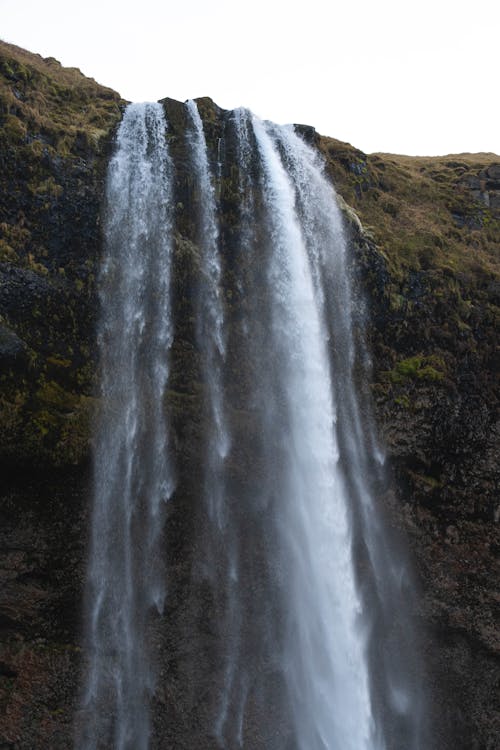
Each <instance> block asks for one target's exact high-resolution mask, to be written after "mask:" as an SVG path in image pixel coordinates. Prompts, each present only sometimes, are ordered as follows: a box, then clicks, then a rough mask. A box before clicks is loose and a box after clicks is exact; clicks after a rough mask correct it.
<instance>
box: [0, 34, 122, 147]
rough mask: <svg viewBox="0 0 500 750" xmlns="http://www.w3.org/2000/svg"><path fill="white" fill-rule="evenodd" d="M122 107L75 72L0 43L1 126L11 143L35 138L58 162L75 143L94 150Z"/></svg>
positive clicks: (117, 98) (114, 96)
mask: <svg viewBox="0 0 500 750" xmlns="http://www.w3.org/2000/svg"><path fill="white" fill-rule="evenodd" d="M122 103H123V101H122V100H121V98H120V96H119V94H117V93H116V92H115V91H113V90H112V89H109V88H106V87H104V86H100V85H99V84H98V83H96V81H94V79H92V78H87V77H86V76H84V75H83V74H82V73H81V72H80V71H79V70H78V69H77V68H63V67H62V66H61V64H60V63H59V62H58V61H57V60H55V59H54V58H52V57H48V58H43V57H41V56H40V55H36V54H32V53H31V52H27V51H26V50H23V49H21V48H20V47H16V46H14V45H12V44H7V43H6V42H3V41H0V125H1V130H3V133H4V136H5V137H7V138H8V139H9V141H11V142H12V141H14V142H15V141H18V142H23V141H25V140H26V138H33V137H35V138H37V139H40V140H41V142H43V144H44V146H45V147H47V146H48V147H49V148H51V149H54V150H55V151H57V153H58V154H59V155H62V156H66V155H68V154H69V153H70V152H71V150H72V148H73V146H74V144H75V142H76V141H77V140H78V139H80V140H81V139H82V138H86V139H87V140H88V141H89V142H90V143H91V144H92V145H93V146H94V147H95V146H97V145H98V143H99V140H100V139H101V138H102V137H103V136H105V135H107V134H108V133H109V131H110V130H111V129H112V128H113V126H114V125H115V124H116V123H117V122H118V120H119V118H120V104H122Z"/></svg>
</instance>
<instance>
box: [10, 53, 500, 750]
mask: <svg viewBox="0 0 500 750" xmlns="http://www.w3.org/2000/svg"><path fill="white" fill-rule="evenodd" d="M0 74H1V75H0V121H1V129H0V182H1V188H2V199H1V202H0V362H1V365H2V367H1V375H0V420H1V424H2V434H3V440H2V443H1V445H0V463H1V466H2V476H3V481H2V486H1V488H0V517H1V524H0V528H1V531H0V576H1V580H2V590H1V593H0V627H1V629H2V644H1V646H0V711H1V715H0V745H1V743H2V742H3V743H4V746H5V747H10V748H19V749H21V748H23V749H24V748H26V749H27V748H45V747H51V748H54V749H56V748H67V747H69V746H71V742H72V740H71V737H72V732H73V729H72V725H73V720H74V714H75V707H76V703H77V695H76V694H77V686H78V674H79V669H80V653H79V644H80V642H81V638H80V632H79V629H80V622H81V612H80V610H81V599H82V591H83V569H84V558H85V548H86V540H87V533H88V506H89V471H88V466H89V453H90V439H91V433H90V424H91V415H92V410H93V409H94V408H95V406H96V399H95V398H94V386H95V372H96V362H95V350H94V333H95V329H94V326H95V313H96V296H95V278H96V274H97V267H98V260H99V255H100V245H101V236H100V228H99V212H100V206H101V203H102V199H103V184H104V174H105V168H106V163H107V157H108V155H109V151H110V147H111V142H112V135H113V130H114V128H115V126H116V124H117V122H118V121H119V119H120V116H121V109H120V107H121V105H122V104H123V103H122V102H121V101H120V99H119V97H118V95H117V94H115V93H114V92H112V91H110V90H109V89H104V88H103V87H100V86H98V85H97V84H95V82H93V81H90V80H89V79H86V78H84V77H83V76H82V75H81V74H80V73H79V71H76V70H65V69H63V68H61V67H60V66H59V64H58V63H57V62H56V61H54V60H52V59H48V60H43V59H42V58H40V57H38V56H36V55H31V54H29V53H27V52H24V51H23V50H19V49H17V48H15V47H12V46H10V45H6V44H1V45H0ZM164 104H165V107H166V110H167V115H168V119H169V122H170V123H171V131H170V134H169V138H170V145H171V149H172V152H173V154H174V159H175V161H176V163H182V162H183V160H185V155H183V132H184V127H185V123H184V118H185V113H184V110H183V108H182V106H181V105H179V104H178V103H176V102H172V101H171V100H165V102H164ZM199 108H200V112H201V115H202V117H203V119H204V125H205V129H206V133H207V139H208V141H209V143H211V145H212V147H213V148H214V149H215V148H216V146H217V141H218V138H219V137H221V136H222V134H223V128H222V120H221V117H222V113H221V111H220V110H218V108H217V107H215V106H214V105H213V103H212V102H210V100H202V101H201V102H199ZM302 132H303V135H304V136H305V137H306V138H308V139H309V140H310V141H312V142H314V143H315V144H316V145H317V146H318V148H320V149H321V150H322V152H323V154H324V156H325V159H326V163H327V168H328V170H329V171H330V173H331V174H332V177H333V179H334V181H335V184H336V186H337V190H338V192H339V193H340V194H341V195H342V196H343V198H344V200H345V201H346V204H348V205H349V206H352V208H354V209H355V211H356V212H357V214H358V215H359V217H360V219H361V222H362V225H363V227H364V228H362V227H361V225H359V223H358V221H357V219H356V216H355V215H354V214H353V212H352V210H351V209H349V208H347V206H346V207H345V213H346V219H347V221H348V223H349V226H350V232H351V239H352V248H353V257H354V260H355V263H354V267H355V268H356V269H357V272H359V276H360V280H361V285H362V287H363V290H364V293H365V296H366V299H367V312H366V323H367V329H368V338H369V343H370V346H371V351H372V357H373V383H372V392H373V399H374V404H375V410H376V416H377V419H378V422H379V426H380V430H381V433H382V435H383V436H384V439H385V441H386V445H387V451H388V456H389V459H390V465H391V468H392V472H393V474H394V482H393V491H392V492H390V493H388V494H387V497H386V498H385V502H386V504H387V508H388V513H389V516H390V518H391V522H392V523H393V525H395V526H398V527H400V528H402V529H403V530H404V532H405V533H406V535H407V536H408V538H409V540H410V544H411V548H412V551H413V554H414V559H415V563H416V569H417V575H418V578H419V580H420V586H421V599H420V600H419V602H418V603H417V610H418V612H417V614H418V617H419V618H420V619H421V622H422V630H423V632H424V633H425V644H426V647H425V652H426V658H427V663H428V667H427V671H428V679H429V685H430V691H431V693H432V701H431V704H432V705H433V706H434V708H433V714H434V715H433V723H434V728H435V736H436V748H437V747H439V748H450V750H451V748H455V749H457V748H463V749H464V750H465V748H467V749H469V748H476V750H486V749H487V748H491V749H492V748H493V747H494V746H495V738H497V737H498V733H499V731H500V729H499V727H498V724H497V723H495V722H497V721H498V714H496V713H495V711H496V706H497V705H498V702H497V699H496V698H495V694H494V689H495V686H496V683H497V680H498V645H499V644H498V632H497V631H496V630H495V627H494V607H495V605H496V603H497V601H496V598H495V597H496V596H497V594H496V589H495V582H496V580H497V578H496V576H497V573H496V571H495V568H494V564H495V554H496V553H497V552H498V548H499V539H498V526H497V525H496V521H497V520H498V512H499V510H498V506H497V504H498V497H497V496H495V490H496V488H497V487H498V484H499V483H498V475H495V471H498V468H497V467H498V463H499V462H498V445H499V440H498V438H499V426H498V383H497V382H496V380H495V377H496V374H497V373H498V359H497V358H498V349H497V341H496V339H495V326H496V325H497V324H498V305H499V299H500V274H499V242H500V205H499V195H500V182H499V179H500V157H496V156H495V155H475V156H472V155H459V156H453V157H443V158H439V159H437V158H436V159H430V158H429V159H417V158H415V159H412V158H409V157H396V156H392V155H390V156H389V155H382V154H380V155H372V156H366V155H364V154H362V153H361V152H359V151H357V150H356V149H354V148H352V147H351V146H349V145H348V144H343V143H339V142H338V141H334V140H332V139H328V138H321V137H318V136H317V135H316V134H315V133H314V131H313V130H312V129H309V128H302ZM233 187H234V186H232V183H231V181H230V180H228V181H227V182H225V183H224V184H223V186H222V190H221V195H220V196H219V198H220V201H221V205H222V206H223V210H224V215H225V227H224V228H223V231H222V235H223V237H226V238H227V247H226V252H230V250H231V247H230V238H231V222H232V221H233V220H234V211H233V209H234V201H235V195H234V194H233ZM191 201H192V197H191V195H190V182H189V175H188V174H186V173H182V172H180V173H179V174H178V176H177V185H176V205H177V212H178V216H177V225H178V227H179V233H178V235H177V237H176V254H175V274H176V285H175V295H176V301H175V304H176V310H177V315H178V321H177V336H176V341H175V344H174V352H175V356H174V360H175V361H177V362H178V363H179V365H178V368H177V370H176V369H174V372H173V375H172V399H173V404H174V407H173V422H174V432H175V444H176V448H177V451H178V453H179V455H181V456H182V457H183V465H184V466H185V467H186V471H185V475H184V476H181V477H180V478H179V486H180V488H181V491H179V492H178V493H177V495H176V497H175V498H174V503H173V507H172V511H171V517H170V519H169V525H168V528H167V532H166V533H167V536H168V544H169V549H171V550H172V553H171V554H172V571H175V576H176V578H175V580H174V581H173V584H172V589H171V595H170V605H169V606H170V612H169V616H170V617H171V621H173V620H174V619H175V621H176V622H177V625H176V626H175V627H174V628H173V632H172V635H171V645H172V648H175V647H176V643H175V640H176V638H181V636H182V631H183V628H184V627H187V624H188V621H189V618H190V617H191V616H193V612H191V611H190V609H189V607H188V606H187V605H184V604H183V600H182V586H183V583H182V581H183V578H185V577H187V576H188V575H189V573H188V571H189V565H190V555H191V554H192V551H191V550H190V543H189V534H190V518H191V515H190V511H192V510H193V509H194V508H195V503H196V472H194V473H192V472H191V471H190V469H189V467H191V468H193V467H194V468H195V467H196V446H197V442H198V439H199V435H198V432H199V415H200V407H199V404H198V403H197V399H196V392H197V388H196V381H197V378H198V377H199V374H198V373H199V367H198V363H197V355H196V351H195V350H194V348H193V345H192V342H193V332H192V331H191V330H190V322H189V309H190V288H191V287H192V285H193V284H194V283H195V276H196V272H197V270H196V268H197V267H196V258H197V250H196V247H195V245H194V243H193V227H192V218H191V217H190V203H191ZM199 597H200V601H202V599H203V592H202V591H201V590H200V592H199ZM207 647H208V650H210V649H209V635H208V634H207ZM165 664H166V665H167V666H168V667H169V674H170V675H172V679H171V681H170V683H169V689H168V690H167V689H166V688H165V690H163V692H162V691H160V694H159V698H158V699H159V701H160V702H161V703H162V705H163V706H164V707H165V709H168V711H169V716H174V719H173V720H171V721H169V722H168V726H166V725H162V723H161V722H160V724H159V726H158V732H163V733H164V736H169V737H170V739H171V741H172V742H174V744H175V743H177V744H175V746H177V747H182V746H184V745H183V744H182V742H181V735H179V737H177V738H176V737H175V736H171V735H169V734H168V733H169V732H172V726H175V724H176V722H177V723H178V725H179V726H182V733H183V734H182V738H183V739H182V741H185V742H188V741H189V737H190V732H191V734H192V736H193V738H195V730H194V728H193V729H189V726H190V720H189V716H186V715H185V714H183V713H182V711H181V709H180V708H179V707H178V706H176V700H175V696H176V690H181V687H182V686H178V685H176V678H175V674H176V673H175V668H176V665H175V664H174V663H172V662H170V663H169V661H168V654H167V655H166V656H165ZM200 669H201V667H200ZM208 688H209V684H208V683H207V689H208ZM169 691H170V692H169ZM194 708H195V707H193V710H194ZM176 710H178V714H176ZM190 746H191V747H197V746H198V745H197V744H196V739H194V740H193V741H192V742H191V745H190ZM202 746H203V745H200V747H202Z"/></svg>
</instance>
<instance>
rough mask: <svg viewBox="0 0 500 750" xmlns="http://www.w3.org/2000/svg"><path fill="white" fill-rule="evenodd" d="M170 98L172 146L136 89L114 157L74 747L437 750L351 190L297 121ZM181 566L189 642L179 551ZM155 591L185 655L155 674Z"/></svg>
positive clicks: (162, 622)
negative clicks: (366, 324)
mask: <svg viewBox="0 0 500 750" xmlns="http://www.w3.org/2000/svg"><path fill="white" fill-rule="evenodd" d="M166 106H167V105H166ZM167 108H168V107H167ZM174 119H175V124H174V120H171V122H172V125H169V126H168V128H169V129H170V128H171V127H172V128H173V130H174V132H173V135H172V138H171V144H172V146H171V151H172V154H173V156H172V157H171V156H169V151H168V149H167V145H166V140H165V133H166V130H167V126H166V123H165V119H164V115H163V110H162V108H161V107H160V105H129V107H128V108H127V110H126V112H125V116H124V120H123V122H122V124H121V127H120V129H119V132H118V138H117V147H116V152H115V155H114V156H113V158H112V160H111V163H110V168H109V175H108V187H107V201H106V203H107V209H106V217H107V218H106V224H105V235H106V252H105V257H104V261H103V269H102V272H101V279H100V294H101V322H100V334H99V340H100V353H101V371H102V372H101V378H102V400H103V410H102V414H101V416H100V418H99V420H98V424H97V434H96V448H95V497H94V514H93V519H92V544H91V550H90V561H89V574H88V577H89V583H88V597H87V612H88V618H87V648H88V654H89V668H88V676H87V680H86V684H85V690H84V695H83V703H82V716H83V718H82V722H81V723H82V726H83V729H82V730H81V732H80V734H81V738H80V740H79V744H78V748H79V750H80V749H81V750H94V749H95V750H97V748H100V747H102V748H108V747H109V748H113V749H114V750H115V749H116V750H132V748H133V749H134V750H149V748H150V747H154V748H161V747H164V746H166V745H165V742H167V745H168V746H170V745H172V746H178V747H188V746H189V747H193V748H196V750H197V749H198V748H204V749H205V748H206V749H207V750H215V748H223V749H225V750H236V748H244V749H245V750H401V748H405V750H423V748H424V747H426V743H425V741H424V740H423V739H422V737H423V733H422V725H423V719H422V710H421V705H420V697H419V695H420V690H419V681H418V678H417V673H418V669H417V667H416V662H415V657H414V656H413V655H412V650H413V638H414V631H413V628H412V625H411V620H410V617H409V615H408V611H409V608H408V606H407V604H406V602H405V599H407V598H408V597H410V596H411V595H412V588H411V583H410V582H409V578H408V573H407V566H406V564H405V562H404V555H402V554H401V553H400V550H399V549H398V547H397V545H395V544H394V542H393V540H392V538H391V537H390V535H389V534H388V532H387V529H386V527H385V523H384V520H383V518H382V513H381V510H380V508H379V507H378V505H379V503H378V497H377V496H378V493H379V492H381V490H382V485H383V476H384V470H383V463H384V459H383V454H382V451H381V450H380V448H379V447H378V445H377V441H376V438H375V436H374V428H373V420H372V418H371V415H370V405H369V397H368V395H367V388H366V384H363V379H364V378H366V373H367V369H368V367H369V358H368V356H367V353H366V350H365V347H364V343H363V336H362V334H361V333H360V331H361V329H362V325H363V315H364V311H363V306H362V303H361V301H360V299H359V295H357V293H356V291H355V287H354V286H353V283H352V278H351V276H352V262H351V259H350V257H349V254H348V252H347V242H346V238H345V235H344V228H343V221H342V217H341V213H340V210H339V208H338V206H337V201H336V196H335V192H334V189H333V187H332V185H331V183H330V181H329V180H328V179H327V177H326V176H325V174H324V168H323V164H322V162H321V159H320V157H319V155H318V153H317V152H316V150H315V149H314V148H313V147H311V146H309V145H307V144H306V143H305V142H304V140H302V139H301V138H300V137H299V135H298V134H297V133H296V132H295V130H294V129H293V127H279V126H277V125H273V124H272V123H267V122H262V121H261V120H259V119H258V118H257V117H255V116H253V115H252V114H251V113H250V112H248V111H247V110H244V109H238V110H235V111H234V112H229V113H225V114H221V115H220V117H219V123H218V124H217V123H216V122H215V121H214V120H211V121H210V120H209V121H208V122H207V120H206V119H205V120H203V119H202V117H201V116H200V111H199V109H198V106H197V104H196V102H194V101H191V100H190V101H188V102H186V104H185V105H183V107H182V112H181V113H180V112H179V110H176V115H175V118H174ZM221 122H222V125H221ZM179 123H180V124H179ZM176 128H177V130H176ZM181 143H182V144H183V145H179V144H181ZM174 174H175V175H177V177H176V179H177V182H175V181H174V179H173V177H172V175H174ZM175 191H177V193H176V192H175ZM179 196H181V198H182V200H179ZM186 206H187V208H186ZM174 210H175V212H176V217H175V218H174ZM176 233H177V236H176ZM182 233H184V237H183V239H182V242H184V243H185V246H188V247H189V248H190V250H189V252H190V255H189V258H190V260H189V263H190V264H191V265H190V269H189V270H190V274H186V273H185V276H186V277H189V282H185V281H181V282H179V284H180V288H179V289H177V287H175V288H176V294H178V295H179V296H180V299H181V300H182V310H183V315H184V316H187V319H188V322H189V321H190V320H191V319H192V325H191V323H189V325H184V326H183V327H182V330H183V334H182V335H183V336H184V339H183V340H182V342H181V343H179V346H178V347H176V342H175V341H174V330H173V329H174V325H173V320H174V317H175V315H176V314H177V311H176V308H175V300H176V297H175V295H174V294H173V292H172V291H171V287H172V288H174V286H175V285H176V279H175V278H173V276H174V269H175V268H176V266H175V262H174V261H175V260H176V255H175V253H174V250H173V247H174V236H175V238H176V242H177V240H178V236H179V234H182ZM180 246H181V247H182V243H181V244H180ZM183 257H187V256H183ZM179 262H180V261H179ZM183 262H185V261H183ZM171 269H172V270H171ZM171 277H172V278H171ZM193 279H194V281H193ZM183 283H184V284H186V286H184V287H182V284H183ZM190 326H191V328H190ZM189 331H191V333H189ZM190 337H191V338H190ZM178 351H179V352H186V351H188V352H194V355H193V358H192V359H189V362H190V363H192V362H194V361H195V362H196V365H192V369H190V376H191V375H192V373H193V372H195V373H197V375H196V377H197V378H198V380H199V382H198V381H195V382H194V385H193V384H192V385H191V386H190V387H191V391H189V395H188V397H189V399H190V400H189V404H190V407H189V408H190V410H191V411H190V412H189V414H190V417H189V418H190V419H193V420H194V421H195V422H196V425H197V430H198V431H197V430H193V431H192V432H190V433H189V435H190V436H192V437H193V441H194V442H192V443H190V447H189V451H186V452H184V453H183V450H182V445H181V447H180V448H179V444H181V443H182V440H181V439H180V438H179V436H178V435H176V434H175V429H176V428H175V427H172V425H170V424H169V420H168V418H167V414H168V413H169V398H170V394H169V391H168V387H169V367H170V365H171V366H172V368H174V367H176V366H177V365H178V362H177V361H176V359H175V358H176V356H178V355H177V352H178ZM190 356H191V354H190ZM190 367H191V365H190ZM176 372H177V376H176V382H177V383H178V382H179V377H180V376H179V368H178V369H177V370H176ZM180 372H181V375H182V367H181V368H180ZM172 379H174V376H172ZM181 379H182V378H181ZM190 382H191V381H190ZM171 387H172V386H171ZM178 403H179V400H178ZM177 419H178V421H179V418H177ZM198 428H199V429H198ZM172 430H173V431H174V434H173V436H172V437H170V432H171V431H172ZM196 441H199V442H196ZM171 443H172V444H174V445H176V446H177V448H178V449H177V452H176V454H175V460H176V461H178V462H180V463H179V466H178V467H177V468H178V470H179V471H178V476H179V477H186V476H189V478H190V479H189V481H190V482H191V484H190V485H189V486H190V488H191V489H190V490H189V492H187V494H188V495H189V497H191V495H192V493H193V490H192V488H193V487H195V488H196V489H195V492H196V495H197V497H196V508H195V512H194V513H193V517H192V519H191V520H190V523H189V524H188V525H187V526H186V528H187V529H188V530H189V534H190V535H191V536H190V538H189V540H184V542H183V544H182V543H180V542H179V540H177V543H178V547H179V549H182V550H184V552H185V555H186V559H187V558H189V559H188V561H187V562H185V560H184V559H181V560H180V561H179V560H176V562H175V565H174V564H173V563H172V561H171V560H170V557H169V554H170V553H169V549H168V547H167V546H166V545H162V544H160V542H161V540H162V527H163V520H164V518H163V515H164V506H165V502H164V501H166V500H168V499H169V497H170V496H171V495H172V493H173V489H174V484H175V483H174V473H173V469H172V466H171V463H172V461H171V460H170V458H169V456H170V453H171V452H172V448H171ZM193 446H195V447H193ZM193 455H194V456H195V459H193V458H192V457H193ZM183 462H184V463H183ZM190 462H191V463H190ZM193 475H194V476H195V477H196V481H193V479H192V477H193ZM183 491H184V490H183V486H182V480H181V479H180V480H179V484H178V486H177V487H176V494H175V497H174V498H173V501H172V503H171V506H175V505H176V503H177V502H181V503H182V493H183ZM190 493H191V494H190ZM186 507H189V506H186ZM184 564H185V565H186V566H187V568H188V569H189V573H188V574H187V576H186V580H184V579H182V580H181V579H179V580H178V587H179V590H180V591H181V595H180V599H179V600H177V601H176V604H175V607H173V608H172V610H171V611H170V614H171V615H172V617H176V616H177V615H179V618H180V619H179V622H180V623H182V625H179V626H178V627H179V630H178V631H175V632H176V633H177V635H176V636H175V637H174V638H172V639H171V640H169V639H168V633H169V632H171V631H173V630H175V628H176V627H177V624H176V621H175V620H170V621H169V618H168V617H162V616H161V613H162V607H163V599H164V597H165V585H166V578H167V569H168V570H170V567H169V566H172V570H173V571H174V572H173V573H172V575H180V573H179V570H180V569H181V567H182V565H184ZM176 566H177V567H176ZM183 570H184V568H183ZM155 609H156V611H157V612H158V613H159V615H158V616H157V622H158V628H157V634H158V639H159V640H160V641H162V640H163V642H166V641H168V643H169V646H168V648H169V649H170V653H169V664H171V665H174V672H175V677H173V676H172V675H170V674H169V672H168V670H166V669H163V668H162V670H161V671H162V674H161V679H160V678H158V679H157V677H156V671H159V667H158V669H155V665H156V661H157V659H156V653H153V652H152V650H151V647H149V646H148V645H147V643H148V640H149V639H148V633H149V627H150V622H151V619H150V618H151V616H152V613H153V612H154V611H155ZM183 639H185V642H183ZM154 642H156V641H154ZM207 644H208V645H207ZM177 657H178V658H177ZM158 659H160V657H158ZM162 664H164V662H162ZM208 665H210V667H208ZM207 669H211V670H212V671H211V672H210V674H207ZM174 683H175V684H174ZM155 690H156V694H158V693H159V692H161V694H162V699H161V700H163V704H162V705H163V706H164V707H168V706H170V708H171V709H172V710H173V711H175V715H176V716H177V717H181V719H179V725H178V726H177V727H175V726H174V727H170V728H169V729H168V731H169V732H170V734H169V735H168V741H167V740H166V739H165V737H163V736H160V734H158V736H156V735H155V733H154V732H153V730H152V729H151V727H150V724H151V721H150V717H149V713H150V703H151V698H152V695H153V693H155ZM169 691H172V695H175V697H174V698H172V700H171V703H170V704H169V697H168V696H169ZM159 710H160V708H159V707H158V706H155V711H159ZM165 710H167V708H165ZM188 716H191V719H192V721H191V724H190V723H189V722H188V721H187V720H186V717H188ZM160 723H161V722H160ZM166 723H168V718H167V720H166ZM164 724H165V722H164V723H163V724H162V726H164ZM158 726H159V725H158ZM158 731H160V730H158ZM163 731H166V730H163ZM168 743H170V744H168Z"/></svg>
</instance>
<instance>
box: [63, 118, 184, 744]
mask: <svg viewBox="0 0 500 750" xmlns="http://www.w3.org/2000/svg"><path fill="white" fill-rule="evenodd" d="M165 129H166V125H165V119H164V115H163V110H162V107H161V106H160V105H159V104H133V105H129V106H128V107H127V109H126V111H125V115H124V118H123V121H122V123H121V125H120V128H119V131H118V136H117V147H116V152H115V154H114V156H113V158H112V160H111V163H110V166H109V173H108V181H107V190H106V214H105V216H106V222H105V255H104V259H103V266H102V270H101V276H100V281H99V288H100V302H101V318H100V324H99V352H100V360H101V397H102V398H101V403H102V407H101V408H102V411H101V413H100V415H99V419H98V423H97V428H96V438H95V449H94V488H95V489H94V510H93V518H92V539H91V550H90V558H89V571H88V580H89V584H88V596H87V613H88V614H87V647H88V651H89V660H90V664H89V669H88V676H87V681H86V685H85V690H84V696H83V712H84V720H83V722H82V725H83V730H82V732H81V736H80V737H79V739H78V741H77V747H79V748H82V750H84V749H85V750H94V748H101V747H105V748H108V747H112V748H116V750H146V748H147V747H149V734H150V728H149V700H150V696H151V694H152V692H153V689H154V667H153V663H152V658H151V656H152V655H151V654H149V653H148V647H147V645H146V642H147V619H148V615H149V613H150V611H151V610H152V609H153V608H156V609H157V610H158V611H159V612H161V610H162V608H163V599H164V590H165V582H164V574H163V569H162V564H161V562H160V554H159V540H160V536H161V528H162V517H163V512H164V510H163V506H164V504H165V502H166V501H167V500H168V498H169V497H170V495H171V493H172V490H173V475H172V469H171V466H170V462H169V458H168V455H169V446H168V440H169V436H168V429H167V422H166V417H165V403H164V398H165V388H166V384H167V382H168V373H169V348H170V346H171V342H172V333H173V332H172V320H171V309H170V307H171V305H170V266H171V253H172V216H171V204H172V200H171V187H170V183H171V178H170V174H171V171H172V168H171V163H170V158H169V155H168V152H167V147H166V142H165Z"/></svg>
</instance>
